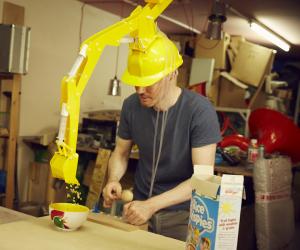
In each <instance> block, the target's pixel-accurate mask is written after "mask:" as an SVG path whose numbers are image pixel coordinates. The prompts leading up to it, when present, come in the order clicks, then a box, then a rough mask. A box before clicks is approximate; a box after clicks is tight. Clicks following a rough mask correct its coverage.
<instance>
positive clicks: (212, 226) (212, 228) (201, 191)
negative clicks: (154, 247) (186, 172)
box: [186, 175, 244, 250]
mask: <svg viewBox="0 0 300 250" xmlns="http://www.w3.org/2000/svg"><path fill="white" fill-rule="evenodd" d="M243 181H244V177H243V176H241V175H223V176H222V177H219V176H207V175H206V176H205V175H193V177H192V186H193V193H192V199H191V210H190V219H189V226H188V236H187V242H186V249H196V250H200V249H210V250H221V249H236V248H237V239H238V232H239V222H240V211H241V204H242V193H243ZM225 246H226V248H224V247H225Z"/></svg>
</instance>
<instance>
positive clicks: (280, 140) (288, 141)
mask: <svg viewBox="0 0 300 250" xmlns="http://www.w3.org/2000/svg"><path fill="white" fill-rule="evenodd" d="M249 129H250V133H251V136H252V137H253V138H257V139H258V144H263V145H264V146H265V151H266V152H267V153H273V152H280V153H282V154H285V155H288V156H290V157H291V159H292V161H293V162H299V161H300V129H299V128H298V127H297V126H296V125H295V124H294V123H293V121H292V120H291V119H290V118H289V117H287V116H286V115H284V114H282V113H280V112H278V111H275V110H271V109H267V108H260V109H256V110H254V111H253V112H251V114H250V117H249Z"/></svg>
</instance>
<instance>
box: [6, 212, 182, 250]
mask: <svg viewBox="0 0 300 250" xmlns="http://www.w3.org/2000/svg"><path fill="white" fill-rule="evenodd" d="M0 232H1V237H0V246H1V250H11V249H22V250H40V249H43V250H53V249H68V250H83V249H89V250H94V249H95V250H96V249H97V250H99V249H105V250H107V249H115V250H121V249H122V250H127V249H128V250H135V249H136V250H143V249H145V250H148V249H149V250H160V249H161V250H167V249H170V250H171V249H172V250H176V249H182V250H183V249H184V248H185V243H184V242H182V241H179V240H175V239H171V238H167V237H164V236H161V235H157V234H153V233H149V232H146V231H143V230H136V231H131V232H126V231H124V230H119V229H116V228H112V227H108V226H105V225H101V224H97V223H93V222H89V221H86V222H85V223H84V225H83V226H82V227H81V228H79V229H78V230H76V231H73V232H64V231H60V230H58V229H56V228H55V227H54V225H53V224H52V222H51V221H50V219H49V217H48V216H47V217H42V218H35V219H32V220H24V221H17V222H12V223H7V224H2V225H0Z"/></svg>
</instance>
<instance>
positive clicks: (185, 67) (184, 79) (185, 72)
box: [177, 56, 193, 88]
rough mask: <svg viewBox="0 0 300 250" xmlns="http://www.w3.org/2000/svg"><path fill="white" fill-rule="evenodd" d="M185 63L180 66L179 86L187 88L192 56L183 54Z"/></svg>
mask: <svg viewBox="0 0 300 250" xmlns="http://www.w3.org/2000/svg"><path fill="white" fill-rule="evenodd" d="M182 59H183V64H182V65H181V66H180V67H179V68H178V77H177V86H179V87H181V88H185V87H187V86H188V85H189V79H190V74H191V67H192V59H193V58H192V57H189V56H182Z"/></svg>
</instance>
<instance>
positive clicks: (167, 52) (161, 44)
mask: <svg viewBox="0 0 300 250" xmlns="http://www.w3.org/2000/svg"><path fill="white" fill-rule="evenodd" d="M155 36H156V38H155V40H154V41H153V42H152V43H151V45H150V46H149V47H148V49H147V50H146V51H142V52H141V51H139V50H136V49H135V48H134V45H133V46H132V47H131V49H130V52H129V56H128V61H127V69H126V71H125V72H124V74H123V76H122V82H124V83H126V84H129V85H133V86H140V87H146V86H150V85H153V84H154V83H157V82H158V81H160V80H161V79H162V78H164V77H165V76H166V75H168V74H170V73H171V72H173V71H174V70H176V69H177V68H178V67H179V66H180V65H181V64H182V63H183V61H182V57H181V55H180V54H179V52H178V49H177V48H176V46H175V44H174V43H173V42H172V41H170V40H169V39H168V38H167V37H166V35H165V34H163V33H162V32H157V35H155Z"/></svg>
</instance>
